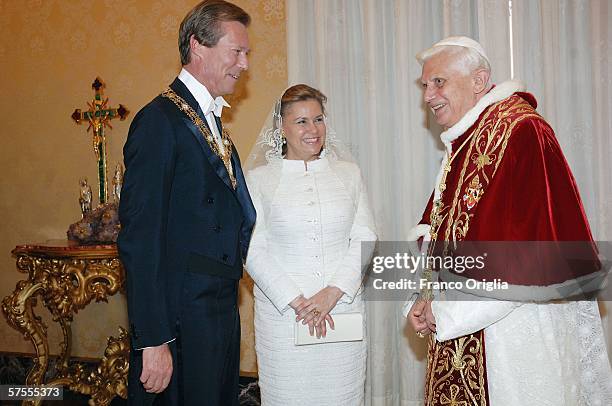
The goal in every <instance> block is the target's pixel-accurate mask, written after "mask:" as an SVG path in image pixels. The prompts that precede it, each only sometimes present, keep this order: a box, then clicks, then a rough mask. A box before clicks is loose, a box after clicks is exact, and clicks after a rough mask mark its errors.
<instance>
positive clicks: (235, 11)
mask: <svg viewBox="0 0 612 406" xmlns="http://www.w3.org/2000/svg"><path fill="white" fill-rule="evenodd" d="M229 21H237V22H239V23H241V24H242V25H244V26H245V27H248V26H249V24H250V22H251V17H250V16H249V15H248V14H247V12H246V11H244V10H243V9H241V8H240V7H238V6H237V5H235V4H232V3H229V2H227V1H224V0H204V1H202V2H201V3H200V4H198V5H196V6H195V7H194V8H193V9H191V11H190V12H189V13H187V15H186V16H185V18H184V19H183V22H182V23H181V26H180V28H179V41H178V43H179V53H180V54H181V64H183V66H184V65H187V64H188V63H189V62H190V61H191V54H190V51H191V49H190V46H189V41H190V39H191V36H192V35H193V36H194V37H195V39H196V40H197V41H198V42H199V43H200V44H202V45H204V46H207V47H214V46H215V45H217V42H219V39H221V37H222V36H223V35H225V33H224V32H223V30H222V29H221V23H222V22H229Z"/></svg>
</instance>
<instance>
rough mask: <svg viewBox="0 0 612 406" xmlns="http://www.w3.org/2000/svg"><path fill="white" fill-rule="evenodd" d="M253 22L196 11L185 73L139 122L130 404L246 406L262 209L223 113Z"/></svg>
mask: <svg viewBox="0 0 612 406" xmlns="http://www.w3.org/2000/svg"><path fill="white" fill-rule="evenodd" d="M249 23H250V17H249V15H248V14H247V13H246V12H245V11H244V10H242V9H241V8H240V7H237V6H235V5H233V4H231V3H228V2H225V1H221V0H205V1H203V2H202V3H200V4H198V5H197V6H196V7H195V8H194V9H193V10H191V11H190V12H189V14H187V16H186V17H185V19H184V20H183V22H182V23H181V27H180V33H179V50H180V55H181V62H182V65H183V69H182V70H181V72H180V74H179V76H178V77H177V78H176V79H175V80H174V82H173V83H172V84H171V85H170V88H169V89H167V90H166V91H164V92H163V93H162V94H161V95H159V96H158V97H156V98H155V99H153V101H151V102H150V103H149V104H147V105H146V106H145V107H144V108H143V109H142V110H141V111H140V112H139V113H138V114H137V115H136V116H135V118H134V121H133V122H132V125H131V126H130V131H129V134H128V139H127V142H126V144H125V147H124V150H123V154H124V159H125V167H126V171H125V177H124V183H123V190H122V192H121V203H120V207H119V216H120V220H121V225H122V229H121V233H120V235H119V240H118V246H119V254H120V258H121V261H122V262H123V266H124V268H125V271H126V280H127V300H128V316H129V319H130V330H131V344H132V351H131V356H130V374H129V389H128V392H129V404H131V405H143V404H152V403H153V402H155V403H156V404H160V403H161V404H163V405H196V404H197V405H203V404H206V405H219V406H221V405H223V406H226V405H237V404H238V373H239V359H240V318H239V314H238V303H237V294H238V281H239V279H240V278H241V277H242V269H243V261H244V259H245V257H246V253H247V249H248V245H249V240H250V238H251V231H252V229H253V225H254V223H255V209H254V208H253V204H252V202H251V198H250V196H249V192H248V190H247V187H246V184H245V181H244V176H243V172H242V169H241V167H240V160H239V158H238V154H237V153H236V150H235V149H234V147H233V144H232V142H231V139H230V138H229V136H228V135H227V133H226V132H225V131H223V128H222V126H221V120H220V116H221V110H222V109H223V107H224V106H228V105H227V103H226V102H225V100H224V99H223V98H222V97H221V96H222V95H226V94H230V93H232V92H233V91H234V85H235V83H236V81H237V80H238V78H239V76H240V74H241V73H242V72H243V71H245V70H246V69H247V68H248V61H247V54H248V51H249V42H248V36H247V26H248V25H249Z"/></svg>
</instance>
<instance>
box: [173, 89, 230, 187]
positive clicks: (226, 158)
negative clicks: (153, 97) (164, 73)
mask: <svg viewBox="0 0 612 406" xmlns="http://www.w3.org/2000/svg"><path fill="white" fill-rule="evenodd" d="M161 96H162V97H166V98H168V99H170V100H172V102H173V103H174V104H176V106H177V107H178V108H179V110H181V111H182V112H183V113H185V114H186V115H187V117H189V119H190V120H191V121H192V122H193V124H195V126H196V127H198V129H199V130H200V133H202V136H203V137H204V139H205V140H206V142H207V143H208V146H209V147H210V149H211V150H212V151H213V152H214V153H215V155H217V156H218V157H219V158H220V159H221V161H222V162H223V165H225V169H226V170H227V174H228V175H229V178H230V181H231V182H232V187H233V188H234V189H236V177H235V176H234V171H233V170H232V161H231V159H232V148H233V146H234V144H233V143H232V139H231V138H230V136H229V134H228V133H227V131H226V130H225V128H224V129H223V133H222V134H221V142H223V146H224V147H225V151H223V150H221V148H220V147H219V144H217V142H216V141H215V139H214V137H213V135H212V133H211V132H210V129H209V128H208V127H207V126H206V124H205V123H204V120H202V118H201V117H200V116H199V115H198V113H196V112H195V110H194V109H193V108H192V107H191V106H190V105H189V104H188V103H187V102H186V101H185V100H184V99H183V98H182V97H181V96H179V95H178V94H176V92H175V91H174V90H172V89H166V90H164V91H163V92H162V94H161Z"/></svg>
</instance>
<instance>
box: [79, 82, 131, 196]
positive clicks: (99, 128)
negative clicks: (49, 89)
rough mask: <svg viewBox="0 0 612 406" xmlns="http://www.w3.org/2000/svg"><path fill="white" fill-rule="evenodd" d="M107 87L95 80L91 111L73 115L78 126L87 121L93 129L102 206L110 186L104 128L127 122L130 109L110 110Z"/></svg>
mask: <svg viewBox="0 0 612 406" xmlns="http://www.w3.org/2000/svg"><path fill="white" fill-rule="evenodd" d="M104 87H105V85H104V82H103V81H102V79H100V78H99V77H97V78H96V80H94V82H93V83H92V85H91V88H92V89H93V90H94V91H95V96H94V99H93V100H92V101H91V103H90V102H87V106H88V107H89V110H87V111H81V109H76V110H74V113H72V119H73V120H74V121H76V123H77V124H81V122H82V121H87V122H88V123H89V127H88V128H87V132H89V130H90V129H93V150H94V153H95V154H96V160H97V161H98V185H99V194H98V196H99V198H100V204H104V203H106V202H107V201H108V185H107V181H106V137H105V135H104V128H106V127H109V128H111V129H112V128H113V127H112V126H111V125H110V120H112V119H114V118H117V117H119V118H120V119H121V120H122V121H123V120H125V118H126V117H127V115H128V114H129V111H128V109H126V108H125V106H124V105H123V104H120V105H119V107H118V108H110V107H108V106H107V104H108V98H106V99H104V100H103V99H102V89H104Z"/></svg>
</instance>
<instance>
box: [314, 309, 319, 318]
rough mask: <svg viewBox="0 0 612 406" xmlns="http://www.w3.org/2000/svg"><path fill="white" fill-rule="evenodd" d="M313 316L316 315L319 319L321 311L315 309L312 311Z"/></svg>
mask: <svg viewBox="0 0 612 406" xmlns="http://www.w3.org/2000/svg"><path fill="white" fill-rule="evenodd" d="M312 314H314V316H315V317H319V316H320V315H321V312H320V311H318V310H317V309H314V310H313V311H312Z"/></svg>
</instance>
